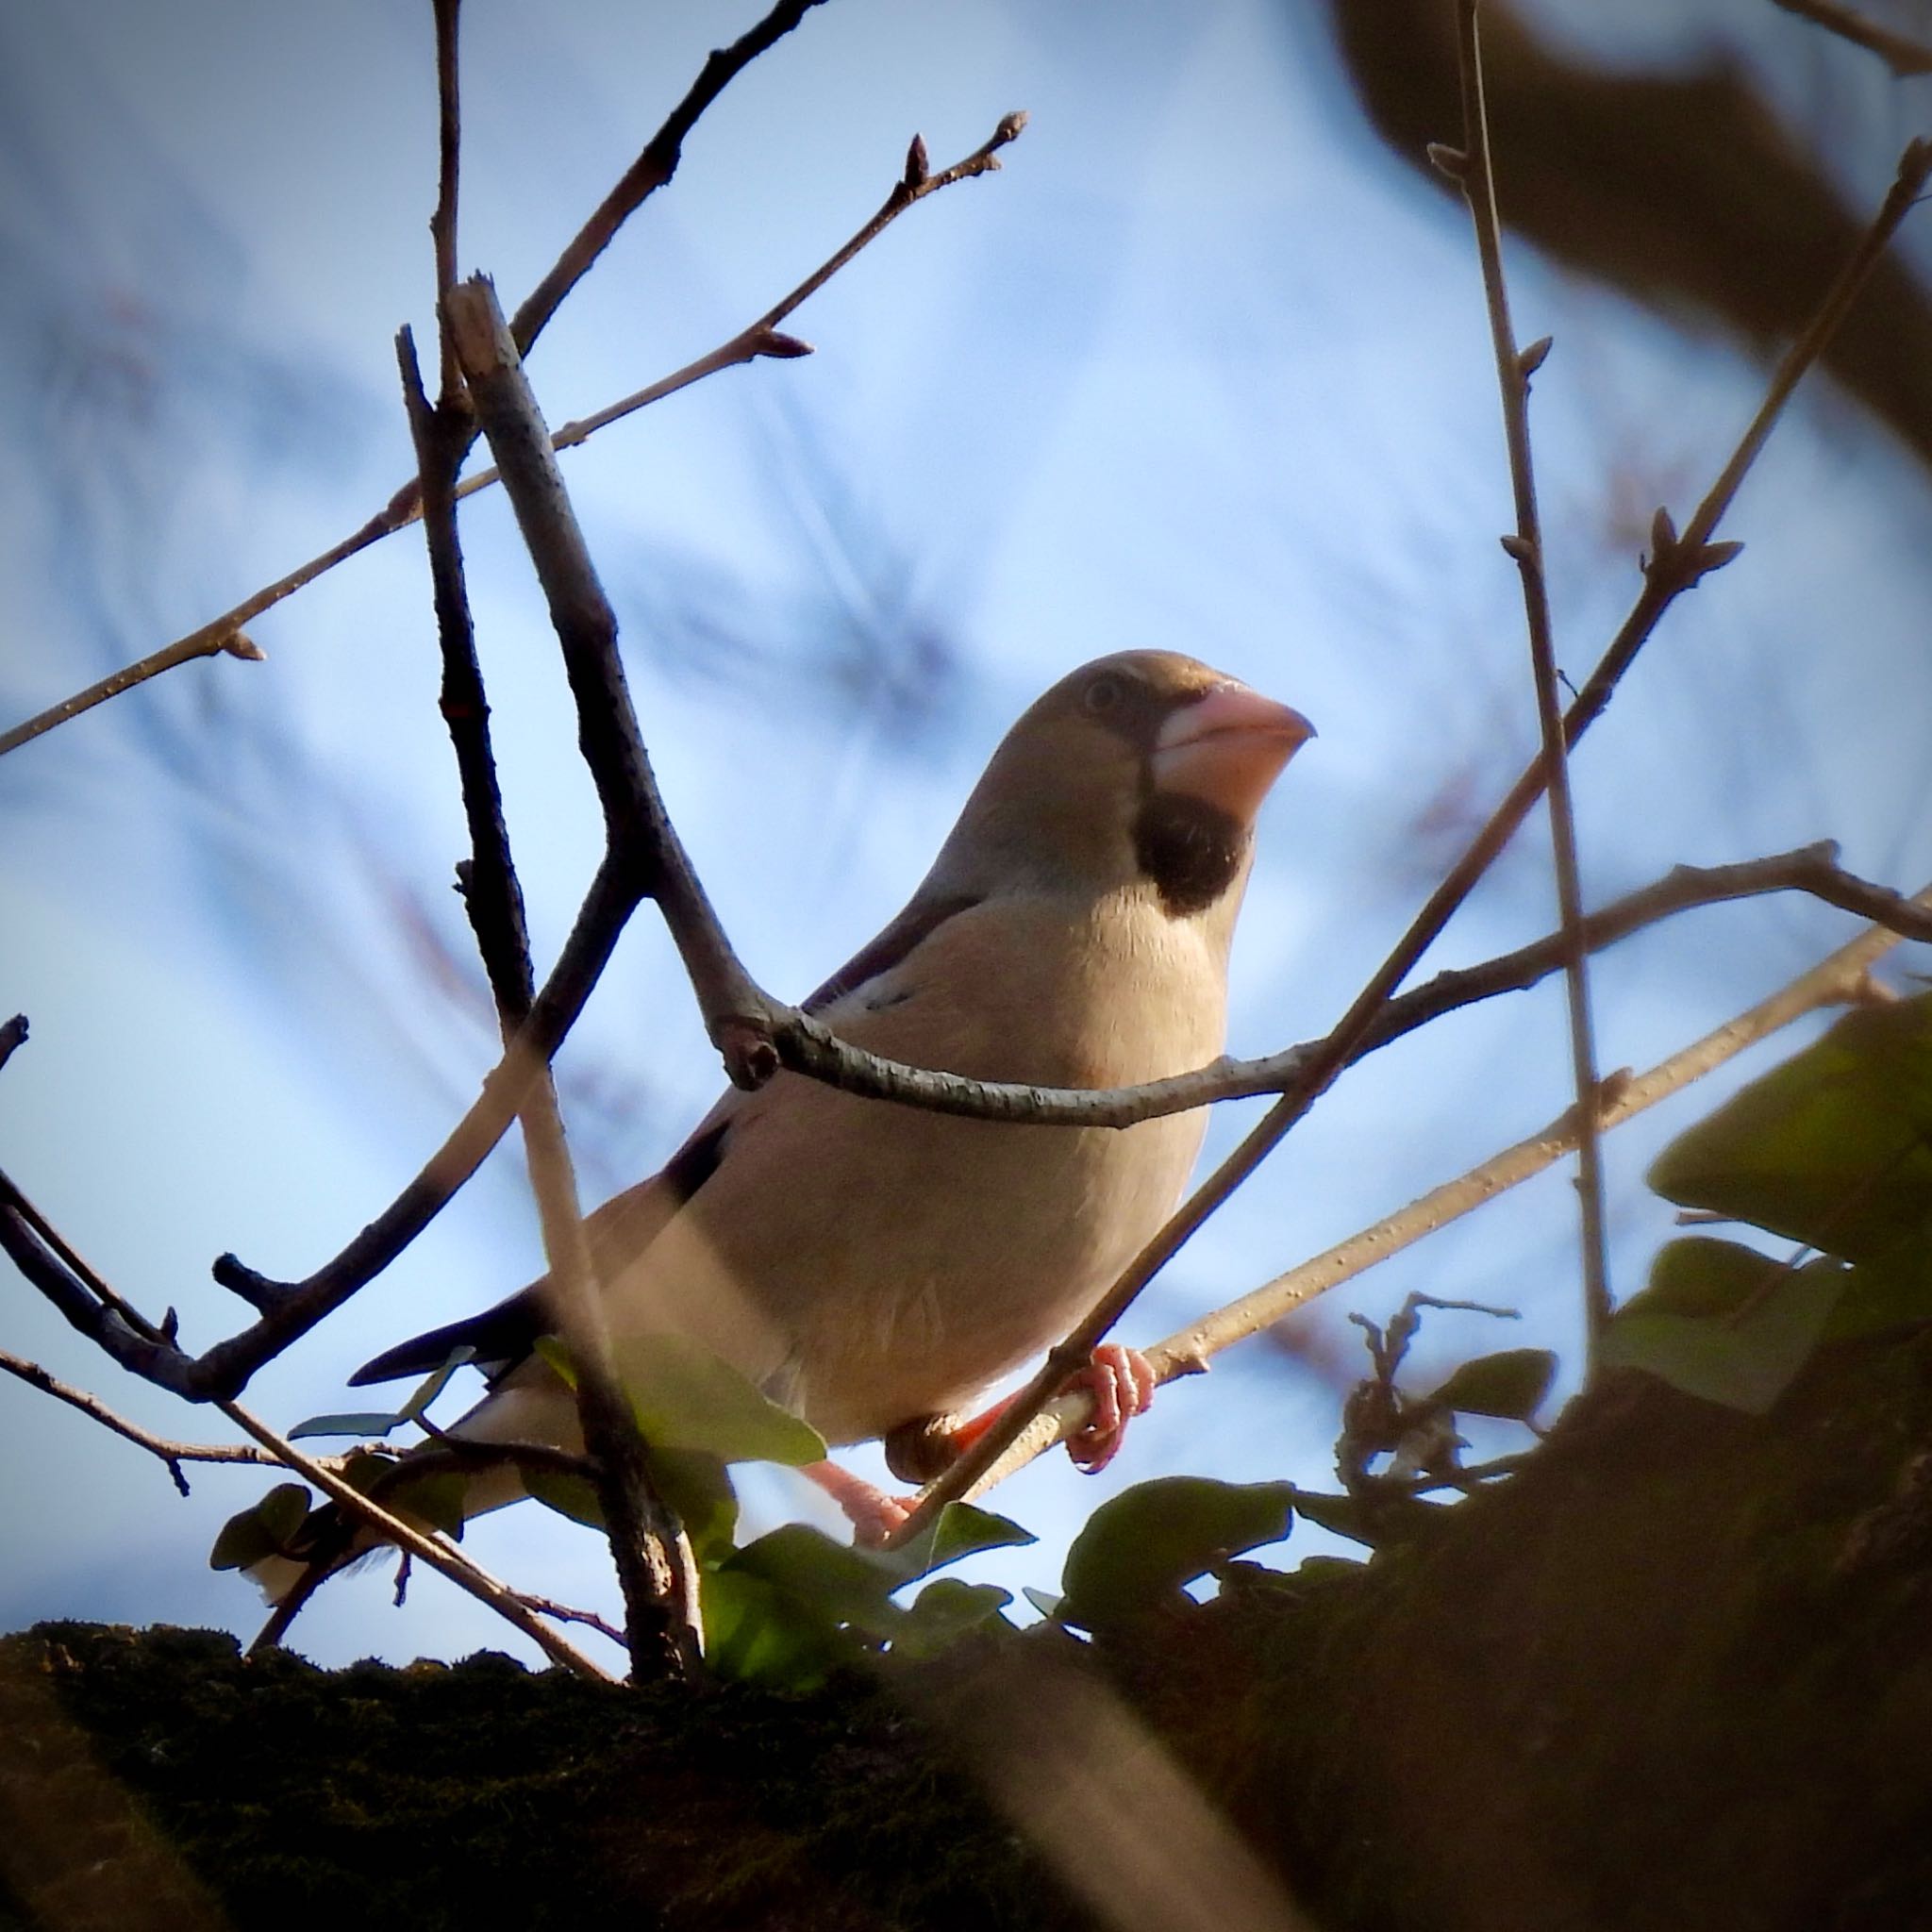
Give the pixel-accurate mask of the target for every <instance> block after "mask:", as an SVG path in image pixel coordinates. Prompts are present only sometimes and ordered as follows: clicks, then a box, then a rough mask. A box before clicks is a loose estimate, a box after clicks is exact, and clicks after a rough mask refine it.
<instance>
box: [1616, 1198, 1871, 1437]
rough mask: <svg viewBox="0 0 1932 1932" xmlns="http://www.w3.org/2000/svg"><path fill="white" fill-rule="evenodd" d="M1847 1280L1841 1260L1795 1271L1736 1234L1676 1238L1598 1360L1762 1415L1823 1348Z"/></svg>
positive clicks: (1623, 1311) (1621, 1312)
mask: <svg viewBox="0 0 1932 1932" xmlns="http://www.w3.org/2000/svg"><path fill="white" fill-rule="evenodd" d="M1844 1284H1845V1270H1844V1269H1843V1268H1842V1267H1841V1266H1840V1264H1839V1263H1838V1262H1836V1261H1831V1260H1819V1261H1812V1262H1809V1263H1807V1265H1806V1266H1805V1267H1803V1268H1790V1267H1787V1266H1786V1265H1785V1264H1784V1263H1783V1262H1780V1261H1776V1260H1774V1259H1773V1258H1772V1257H1770V1256H1768V1255H1760V1254H1758V1253H1757V1252H1756V1251H1755V1250H1754V1249H1751V1248H1746V1247H1741V1246H1740V1245H1739V1244H1738V1243H1737V1242H1735V1241H1714V1240H1712V1239H1710V1238H1709V1237H1708V1236H1691V1237H1690V1238H1688V1239H1686V1240H1683V1241H1672V1242H1670V1243H1668V1244H1667V1245H1666V1246H1665V1247H1664V1248H1663V1249H1662V1250H1661V1251H1660V1252H1659V1253H1658V1255H1657V1261H1656V1263H1655V1264H1654V1266H1653V1268H1652V1271H1651V1278H1650V1284H1649V1286H1648V1287H1647V1288H1645V1289H1644V1291H1642V1292H1641V1294H1637V1295H1633V1296H1632V1297H1631V1298H1630V1300H1629V1301H1627V1302H1626V1303H1624V1306H1623V1307H1621V1308H1619V1309H1618V1310H1617V1312H1616V1314H1615V1315H1614V1316H1613V1317H1612V1318H1611V1320H1610V1324H1609V1326H1608V1327H1607V1329H1606V1330H1605V1331H1604V1339H1603V1346H1602V1348H1601V1350H1600V1351H1599V1356H1598V1359H1599V1361H1600V1362H1601V1364H1602V1365H1603V1366H1604V1367H1605V1368H1632V1369H1642V1370H1645V1371H1646V1372H1647V1373H1649V1374H1653V1375H1656V1376H1658V1377H1659V1378H1660V1379H1661V1380H1663V1381H1666V1382H1668V1383H1670V1384H1671V1386H1672V1387H1673V1388H1674V1389H1681V1390H1682V1391H1684V1392H1685V1393H1686V1394H1687V1395H1695V1396H1699V1397H1701V1398H1702V1399H1703V1400H1705V1401H1707V1402H1717V1403H1722V1404H1723V1405H1724V1407H1726V1408H1739V1409H1743V1410H1744V1411H1745V1412H1746V1413H1748V1414H1751V1415H1762V1414H1764V1412H1765V1411H1766V1410H1767V1409H1769V1408H1770V1407H1771V1406H1772V1405H1773V1404H1774V1402H1775V1401H1776V1400H1777V1398H1778V1397H1779V1395H1781V1394H1782V1393H1783V1392H1784V1391H1785V1389H1786V1387H1787V1386H1788V1385H1789V1384H1790V1380H1791V1378H1792V1376H1794V1375H1795V1374H1797V1373H1798V1371H1799V1370H1800V1369H1801V1368H1803V1367H1804V1365H1805V1362H1806V1360H1807V1357H1809V1356H1810V1354H1811V1351H1812V1350H1813V1349H1814V1348H1815V1347H1816V1346H1817V1344H1818V1341H1819V1340H1820V1338H1821V1337H1822V1336H1823V1334H1824V1326H1825V1323H1826V1321H1827V1320H1828V1319H1829V1317H1830V1315H1831V1311H1832V1307H1833V1305H1834V1304H1835V1303H1836V1302H1837V1301H1838V1298H1839V1295H1840V1292H1841V1291H1842V1290H1843V1288H1844Z"/></svg>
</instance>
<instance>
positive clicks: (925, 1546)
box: [861, 1503, 1040, 1583]
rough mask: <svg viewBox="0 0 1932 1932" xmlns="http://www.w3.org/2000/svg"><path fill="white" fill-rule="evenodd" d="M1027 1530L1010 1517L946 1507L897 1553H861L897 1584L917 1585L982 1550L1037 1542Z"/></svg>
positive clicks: (968, 1506)
mask: <svg viewBox="0 0 1932 1932" xmlns="http://www.w3.org/2000/svg"><path fill="white" fill-rule="evenodd" d="M1038 1541H1040V1539H1039V1538H1038V1537H1036V1536H1035V1535H1034V1534H1033V1532H1032V1531H1031V1530H1030V1529H1022V1528H1021V1527H1020V1525H1019V1524H1017V1523H1015V1522H1014V1521H1013V1520H1012V1519H1011V1518H1010V1517H1007V1516H997V1515H995V1514H994V1513H993V1512H992V1511H991V1509H981V1508H979V1507H976V1506H975V1505H974V1504H972V1503H948V1504H947V1505H946V1507H944V1508H943V1509H941V1511H940V1513H939V1516H938V1517H937V1519H936V1520H935V1521H934V1522H933V1524H931V1526H930V1527H929V1528H927V1529H926V1530H925V1531H924V1534H923V1535H921V1536H918V1537H915V1538H914V1539H913V1541H911V1542H909V1543H907V1544H906V1545H905V1546H904V1547H903V1548H901V1549H897V1550H869V1551H863V1552H861V1554H862V1555H864V1556H866V1557H869V1558H870V1559H871V1560H872V1561H874V1562H878V1563H882V1564H885V1565H886V1566H888V1568H889V1569H890V1570H891V1571H892V1572H893V1573H895V1574H896V1576H897V1580H898V1582H900V1583H916V1582H917V1581H918V1580H919V1579H920V1578H921V1577H922V1576H928V1575H930V1574H932V1572H933V1571H935V1570H943V1569H944V1568H945V1567H946V1565H947V1564H948V1563H957V1562H958V1561H959V1560H960V1559H961V1558H962V1557H975V1556H977V1555H978V1554H979V1553H980V1551H982V1550H1001V1549H1008V1548H1016V1547H1018V1546H1020V1545H1022V1544H1025V1543H1031V1542H1038Z"/></svg>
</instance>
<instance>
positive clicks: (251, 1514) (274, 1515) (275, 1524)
mask: <svg viewBox="0 0 1932 1932" xmlns="http://www.w3.org/2000/svg"><path fill="white" fill-rule="evenodd" d="M314 1500H315V1499H314V1498H313V1497H312V1496H311V1495H310V1494H309V1492H308V1490H307V1489H306V1488H305V1487H304V1486H303V1485H302V1484H301V1483H277V1484H276V1485H275V1488H274V1489H272V1490H271V1491H269V1492H268V1494H267V1495H265V1496H264V1497H263V1498H262V1499H261V1501H260V1502H258V1503H255V1504H252V1505H251V1506H250V1507H248V1508H246V1509H242V1510H241V1511H239V1512H238V1513H237V1514H235V1515H233V1516H231V1517H229V1518H228V1520H227V1522H226V1523H225V1524H223V1525H222V1530H221V1534H220V1535H219V1536H217V1537H216V1538H215V1546H214V1548H213V1549H211V1550H210V1551H209V1552H208V1568H209V1569H210V1570H246V1569H247V1568H249V1566H250V1565H251V1564H255V1563H259V1562H260V1561H261V1560H262V1558H263V1557H279V1556H282V1555H284V1554H286V1553H287V1552H288V1551H289V1549H290V1548H291V1545H292V1543H293V1541H294V1538H295V1536H296V1534H297V1533H298V1532H299V1531H300V1529H301V1527H302V1525H303V1524H305V1523H306V1522H307V1521H308V1506H309V1505H310V1504H311V1503H312V1502H313V1501H314Z"/></svg>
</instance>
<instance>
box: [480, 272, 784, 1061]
mask: <svg viewBox="0 0 1932 1932" xmlns="http://www.w3.org/2000/svg"><path fill="white" fill-rule="evenodd" d="M450 318H451V325H452V328H453V330H454V333H455V337H456V344H457V354H458V358H459V359H460V361H461V362H462V365H463V372H464V375H466V376H467V378H468V380H469V385H470V393H471V396H472V398H473V399H474V401H475V408H476V411H477V414H478V416H479V417H480V419H481V421H482V423H483V425H484V428H485V430H486V432H487V433H488V435H489V437H490V442H491V451H492V453H493V454H494V455H495V457H496V460H497V466H498V468H499V469H501V470H502V471H503V473H504V488H505V489H506V490H507V491H508V494H509V499H510V506H511V508H513V509H514V510H515V512H516V517H517V525H518V527H519V528H520V529H521V530H522V531H523V534H524V541H525V544H526V545H527V546H528V547H529V551H530V556H531V558H532V561H533V562H534V563H535V565H536V568H537V577H538V581H539V582H540V583H541V586H542V589H543V595H544V598H545V601H546V602H547V603H548V605H549V607H550V617H551V623H552V624H553V625H554V626H555V628H556V631H557V636H558V643H559V644H560V645H561V647H562V651H563V662H564V671H565V674H566V675H567V676H568V677H569V680H570V688H571V695H572V697H573V698H574V699H575V703H576V712H577V742H578V745H579V748H580V749H581V750H582V753H583V757H584V762H585V764H586V765H587V766H588V767H589V768H590V772H591V781H592V783H593V784H594V785H595V786H596V788H597V797H598V801H599V803H600V804H601V805H602V806H603V808H604V825H605V838H606V841H607V844H608V851H609V853H610V855H611V857H612V858H613V859H616V860H617V861H619V862H620V863H628V865H630V866H631V867H633V868H635V870H636V873H637V876H638V881H639V884H640V886H641V889H642V891H644V892H646V893H647V894H648V895H649V896H650V897H651V898H653V899H655V900H656V901H657V902H658V910H659V911H660V912H662V914H663V915H664V923H665V924H666V925H667V926H669V928H670V930H671V936H672V939H673V940H674V941H675V943H676V946H677V950H678V954H679V956H680V958H682V959H683V961H684V969H685V972H686V974H687V975H688V976H689V978H690V980H691V990H692V991H693V992H694V993H695V994H696V996H697V1001H698V1008H699V1010H700V1011H701V1012H702V1013H703V1015H704V1019H705V1024H706V1028H707V1030H708V1032H709V1034H710V1037H711V1039H712V1041H713V1042H714V1043H715V1044H716V1045H717V1046H718V1048H719V1049H720V1051H721V1052H722V1053H723V1055H724V1063H725V1066H726V1068H727V1070H728V1071H729V1072H730V1074H731V1077H732V1078H733V1080H735V1081H737V1082H739V1083H740V1084H747V1085H751V1084H756V1083H757V1082H758V1080H759V1079H761V1078H765V1077H768V1076H769V1074H770V1073H771V1072H772V1071H773V1070H774V1068H775V1067H776V1065H777V1060H776V1057H775V1055H774V1053H773V1050H772V1047H771V1041H770V1036H771V1028H772V1023H773V1020H774V1017H775V1015H774V1009H773V1007H772V1003H771V1002H770V1001H769V1000H768V999H766V997H765V995H764V994H763V993H762V992H761V991H759V990H758V987H757V985H756V984H755V983H754V982H753V980H752V977H751V975H750V974H748V973H746V971H745V970H744V968H743V966H742V965H741V963H740V961H739V958H738V956H737V955H736V953H734V952H733V951H732V949H731V943H730V941H728V940H727V939H726V938H725V936H724V929H723V928H722V927H721V926H720V925H719V924H718V918H717V915H716V913H714V912H713V911H712V909H711V905H710V901H709V900H708V899H707V898H706V896H705V891H704V888H703V886H701V885H700V884H699V883H698V877H697V874H696V872H695V871H694V870H693V868H692V866H691V858H690V855H689V854H687V853H686V851H685V849H684V844H683V841H681V840H680V839H679V838H678V836H677V832H676V829H675V826H673V824H672V823H671V818H670V814H669V813H668V812H667V811H666V810H665V809H664V801H663V798H662V796H661V794H660V793H659V792H658V781H657V779H656V777H655V776H654V775H653V774H652V771H651V761H650V758H649V756H648V755H647V754H646V752H645V750H644V741H643V735H642V733H641V731H640V729H639V728H638V720H637V712H636V710H635V709H634V708H633V707H632V705H631V700H630V688H629V686H628V684H627V683H626V681H625V675H624V665H623V661H622V660H621V659H620V658H619V657H618V654H617V619H616V616H615V615H614V614H613V612H612V611H611V608H610V604H609V600H608V598H607V597H606V596H605V595H604V591H603V587H602V586H601V585H600V584H599V583H598V581H597V575H596V572H595V570H594V568H593V567H592V565H591V558H590V553H589V551H588V550H587V549H586V547H585V544H584V540H583V533H582V531H581V530H580V529H579V528H578V527H577V522H576V516H575V511H573V509H572V508H571V505H570V500H569V498H568V496H567V495H566V494H565V493H564V488H563V479H562V477H561V475H559V474H558V468H557V458H556V454H555V452H554V451H553V450H552V449H551V447H550V439H549V436H548V434H547V432H546V431H545V430H544V427H543V419H542V416H541V413H540V412H539V410H538V408H537V403H536V399H535V397H534V396H533V395H532V394H531V393H530V388H529V384H528V382H527V380H526V379H525V375H524V372H523V363H522V360H521V358H519V356H518V355H517V350H516V345H515V343H514V342H513V341H511V340H510V336H509V331H508V327H507V326H506V325H505V324H504V320H503V316H502V314H501V312H500V311H499V310H498V308H497V307H496V297H495V292H494V291H493V289H492V288H491V284H490V282H489V280H488V279H487V278H486V277H484V276H481V275H477V276H473V277H472V278H471V279H470V280H469V281H468V282H466V283H464V284H463V285H462V287H461V288H459V289H458V290H457V291H454V293H453V294H452V296H451V298H450Z"/></svg>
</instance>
